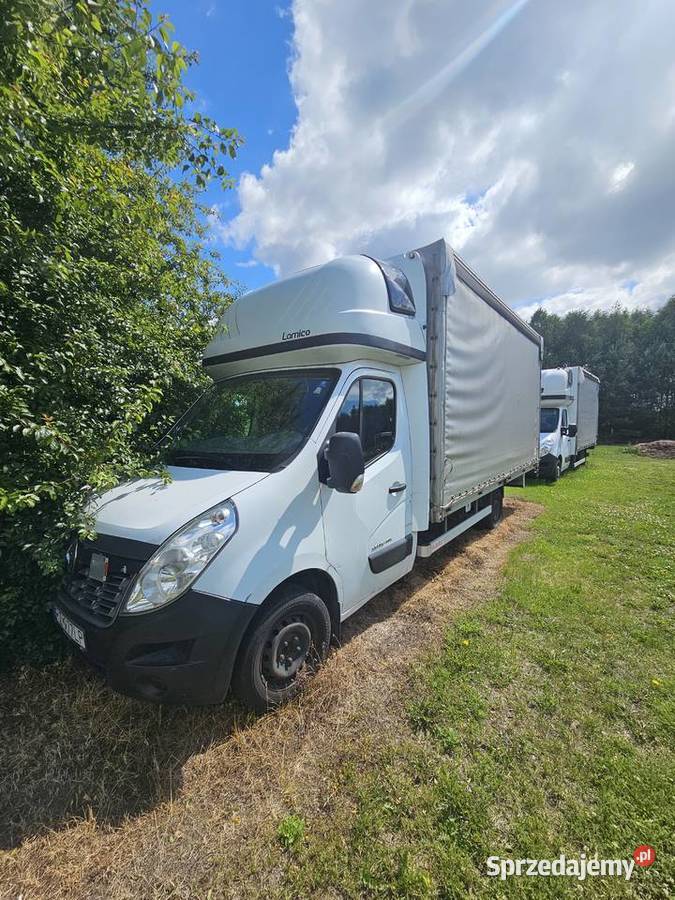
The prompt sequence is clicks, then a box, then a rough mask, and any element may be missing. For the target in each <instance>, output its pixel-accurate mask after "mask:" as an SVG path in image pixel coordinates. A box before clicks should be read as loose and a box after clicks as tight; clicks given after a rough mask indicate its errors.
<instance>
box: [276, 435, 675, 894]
mask: <svg viewBox="0 0 675 900" xmlns="http://www.w3.org/2000/svg"><path fill="white" fill-rule="evenodd" d="M674 493H675V465H674V464H673V463H672V462H671V461H659V460H646V459H643V458H640V457H637V456H635V455H632V454H629V453H626V452H625V451H623V450H622V449H620V448H600V449H598V450H597V452H596V453H594V454H593V458H592V464H590V465H589V466H587V467H585V469H582V470H580V471H576V472H574V473H570V474H568V475H566V476H565V477H564V478H563V479H562V480H561V481H560V482H559V483H558V484H556V485H546V484H539V485H535V486H530V487H528V488H527V489H526V490H525V491H524V496H525V497H526V498H527V499H529V500H533V501H536V502H538V503H540V504H543V506H544V507H545V512H544V514H542V515H541V516H540V517H539V518H538V519H537V520H536V521H535V523H534V525H533V529H534V539H533V540H532V541H530V542H528V543H525V544H522V545H521V546H520V547H518V548H516V549H515V551H514V552H512V554H511V556H510V559H509V563H508V566H507V570H506V578H505V582H504V584H503V589H502V590H501V592H500V594H499V596H498V598H497V599H495V600H493V601H492V602H489V603H488V604H487V605H485V606H483V607H481V608H479V609H477V610H476V611H475V612H472V613H470V614H466V615H463V616H461V617H460V618H458V619H457V620H456V621H455V623H454V625H453V627H452V628H451V629H450V630H449V632H448V634H447V638H446V641H445V646H444V650H443V652H442V655H441V656H440V658H439V657H438V656H437V655H435V656H434V658H431V659H427V660H426V661H425V662H424V663H423V664H422V665H421V666H420V667H419V669H418V672H417V676H416V679H415V686H414V691H413V694H412V696H411V697H410V700H409V704H408V715H409V720H410V723H411V725H412V727H413V730H414V734H415V739H414V740H410V739H407V740H406V742H405V744H404V745H397V744H395V743H392V744H391V745H390V746H388V747H385V748H383V749H382V751H381V753H379V755H378V757H377V758H371V759H370V760H369V762H368V765H367V766H366V767H365V768H361V767H359V766H358V765H354V764H353V763H352V764H351V765H350V766H349V767H348V768H346V769H345V770H344V771H343V772H342V780H343V790H344V791H345V792H348V793H349V794H350V795H351V797H352V799H353V816H352V820H351V824H350V823H348V822H336V823H334V826H331V827H321V828H318V829H316V830H315V831H313V830H312V829H311V828H306V829H304V830H303V833H302V837H301V839H299V840H298V842H297V846H296V848H295V850H294V854H295V859H294V864H293V865H292V866H290V867H289V869H288V871H287V876H286V884H285V886H286V889H287V891H288V895H289V896H305V895H307V894H314V893H316V894H321V893H323V892H324V891H327V890H329V889H331V890H334V891H336V892H337V893H338V894H343V893H344V894H347V895H351V896H356V895H359V894H362V893H369V894H374V895H381V896H402V897H426V896H438V895H440V896H445V897H462V896H466V895H470V896H473V895H475V896H490V897H496V896H500V897H501V896H505V897H510V896H532V897H549V896H550V897H562V896H577V895H578V892H579V891H580V890H582V889H583V892H584V895H588V896H597V897H607V898H609V897H612V898H613V897H619V896H640V897H665V896H668V895H670V896H672V895H673V893H675V855H674V851H675V846H674V842H673V836H674V834H675V694H674V688H675V679H674V675H675V668H674V656H675V632H674V628H673V601H674V593H673V588H674V579H673V571H674V559H675V554H674V553H673V550H674V549H675V541H674V538H675V521H674V517H673V513H674V511H675V508H674V499H675V497H674ZM519 496H522V492H519ZM641 844H650V845H651V846H653V847H654V848H655V849H656V853H657V859H656V862H655V864H654V865H653V866H652V867H651V868H641V869H638V868H637V867H636V870H635V873H634V874H633V876H632V878H631V881H630V882H626V881H624V880H621V879H618V878H615V877H610V878H598V877H596V878H592V879H589V880H587V881H585V882H584V884H583V885H581V884H580V883H579V882H578V881H575V880H574V879H568V878H542V877H536V878H528V877H520V878H516V877H512V878H509V879H507V880H506V881H501V880H498V879H495V878H488V877H486V859H487V857H488V856H492V855H499V856H502V857H515V858H521V857H522V858H525V857H529V858H542V859H543V858H556V857H558V856H559V855H560V854H561V853H564V854H566V855H567V856H568V857H572V856H577V855H578V854H580V853H584V852H585V853H586V854H587V855H588V857H591V856H593V855H596V854H597V856H598V857H600V858H624V859H625V858H630V857H631V854H632V852H633V850H634V849H635V848H636V847H637V846H638V845H641Z"/></svg>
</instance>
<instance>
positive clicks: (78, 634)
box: [54, 606, 86, 650]
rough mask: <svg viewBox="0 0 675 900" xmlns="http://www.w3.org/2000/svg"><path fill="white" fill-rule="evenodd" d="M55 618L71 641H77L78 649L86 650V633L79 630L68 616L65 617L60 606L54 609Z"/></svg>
mask: <svg viewBox="0 0 675 900" xmlns="http://www.w3.org/2000/svg"><path fill="white" fill-rule="evenodd" d="M54 618H55V619H56V621H57V622H58V624H59V625H60V626H61V628H62V629H63V631H64V632H65V634H67V635H68V637H69V638H70V639H71V641H75V643H76V644H77V646H78V647H81V648H82V650H85V649H86V644H85V641H84V631H82V629H81V628H78V627H77V625H76V624H75V623H74V622H71V621H70V619H69V618H68V616H64V615H63V613H62V612H61V610H60V609H59V608H58V606H55V607H54Z"/></svg>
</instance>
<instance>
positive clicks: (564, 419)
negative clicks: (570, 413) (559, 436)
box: [562, 409, 567, 428]
mask: <svg viewBox="0 0 675 900" xmlns="http://www.w3.org/2000/svg"><path fill="white" fill-rule="evenodd" d="M562 427H563V428H567V410H566V409H563V411H562Z"/></svg>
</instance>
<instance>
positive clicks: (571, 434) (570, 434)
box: [567, 425, 577, 437]
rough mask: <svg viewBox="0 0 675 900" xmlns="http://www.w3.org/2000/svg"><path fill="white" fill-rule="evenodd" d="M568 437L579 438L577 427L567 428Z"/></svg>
mask: <svg viewBox="0 0 675 900" xmlns="http://www.w3.org/2000/svg"><path fill="white" fill-rule="evenodd" d="M567 436H568V437H576V436H577V426H576V425H568V426H567Z"/></svg>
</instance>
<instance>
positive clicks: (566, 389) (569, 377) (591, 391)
mask: <svg viewBox="0 0 675 900" xmlns="http://www.w3.org/2000/svg"><path fill="white" fill-rule="evenodd" d="M599 398H600V379H599V378H597V377H596V376H595V375H593V373H592V372H589V371H588V370H587V369H584V368H583V367H582V366H567V367H566V368H557V369H542V372H541V412H540V424H539V432H540V434H539V475H540V476H541V477H542V478H548V479H549V480H550V481H557V480H558V478H560V476H561V475H562V473H563V472H564V471H565V470H566V469H569V468H574V469H576V468H578V467H579V466H582V465H583V464H584V463H585V462H586V460H587V458H588V451H589V450H591V449H592V448H593V447H595V445H596V444H597V442H598V408H599Z"/></svg>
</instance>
